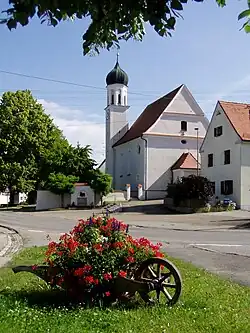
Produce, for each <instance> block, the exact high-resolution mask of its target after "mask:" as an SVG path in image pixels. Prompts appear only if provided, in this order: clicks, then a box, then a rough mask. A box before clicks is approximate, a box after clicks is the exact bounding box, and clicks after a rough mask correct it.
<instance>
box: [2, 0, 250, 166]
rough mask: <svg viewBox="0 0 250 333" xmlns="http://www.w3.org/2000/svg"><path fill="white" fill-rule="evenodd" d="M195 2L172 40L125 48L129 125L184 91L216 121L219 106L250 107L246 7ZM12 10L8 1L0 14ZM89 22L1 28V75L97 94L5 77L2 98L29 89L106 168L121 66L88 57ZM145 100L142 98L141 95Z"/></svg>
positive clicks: (105, 55) (110, 57) (111, 58)
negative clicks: (107, 118)
mask: <svg viewBox="0 0 250 333" xmlns="http://www.w3.org/2000/svg"><path fill="white" fill-rule="evenodd" d="M228 2H229V4H228V5H227V6H226V7H225V8H223V9H220V8H218V6H217V5H216V2H215V0H206V1H205V2H204V3H194V2H192V1H190V3H189V4H188V5H186V6H185V10H184V12H183V16H184V20H182V19H180V20H179V21H178V23H177V26H176V31H175V32H174V33H173V37H172V38H161V37H159V36H157V34H156V33H155V32H154V31H153V30H152V29H151V28H147V35H146V37H145V39H144V41H143V42H142V43H141V42H134V41H129V42H123V43H122V44H121V49H120V51H119V53H120V65H121V67H122V68H123V69H124V70H125V71H126V72H127V73H128V75H129V91H130V92H133V94H131V95H129V104H130V105H131V108H130V109H129V114H128V119H129V120H130V122H133V121H134V120H135V119H136V117H137V116H138V114H139V113H141V112H142V110H143V109H144V107H145V106H146V105H147V104H148V103H150V102H152V101H154V100H155V99H156V98H157V97H160V96H161V95H163V94H166V93H167V92H168V91H170V90H172V89H174V88H175V87H176V86H178V85H180V84H182V83H184V84H186V85H187V87H188V88H189V89H190V90H191V92H192V94H193V95H194V97H195V98H196V100H197V101H198V103H199V104H200V106H201V107H202V109H203V110H204V112H205V113H206V114H207V116H208V117H210V116H211V114H212V112H213V108H214V106H215V104H216V101H217V100H218V99H223V100H233V101H242V102H250V62H249V61H248V59H249V54H250V34H249V35H247V34H245V33H244V32H243V31H239V29H240V27H241V23H239V22H238V21H237V15H238V13H240V11H241V10H242V9H245V8H246V0H241V1H228ZM7 7H8V4H7V0H2V1H1V5H0V11H1V10H3V9H6V8H7ZM86 26H87V22H86V21H83V20H82V21H75V22H65V23H62V24H61V25H59V26H58V27H56V28H52V27H48V26H46V24H43V25H41V24H40V22H39V21H38V20H33V21H32V22H31V24H30V25H29V26H27V27H24V28H22V27H19V28H18V29H16V30H15V31H11V32H9V31H8V29H7V28H6V27H4V26H0V41H1V54H0V70H2V71H10V72H17V73H22V74H26V75H31V76H39V77H45V78H52V79H56V80H63V81H70V82H75V83H79V84H86V85H90V86H95V87H97V88H98V89H92V88H83V87H75V86H70V85H64V84H59V83H52V82H47V81H41V80H36V79H31V78H24V77H18V76H13V75H8V74H4V73H1V72H0V94H1V93H2V92H4V91H8V90H12V91H14V90H17V89H30V90H32V92H33V94H34V96H35V97H36V98H37V99H38V100H39V101H41V102H42V103H43V105H44V107H45V109H46V110H47V112H48V113H50V114H51V115H52V116H53V118H54V119H55V122H56V124H57V125H58V126H59V127H61V128H62V129H63V131H64V133H65V135H66V136H67V137H68V139H69V140H70V141H71V142H72V143H73V144H75V143H76V142H77V141H79V142H80V143H81V144H83V145H85V144H90V145H92V147H93V150H94V156H95V157H96V158H97V159H98V161H100V160H101V159H102V157H103V153H104V107H105V103H106V91H105V77H106V74H107V73H108V72H109V70H111V69H112V67H113V66H114V63H115V58H116V55H115V53H116V52H115V51H111V52H108V51H102V52H101V54H100V55H99V56H95V57H89V56H87V57H86V56H85V57H84V56H83V55H82V35H83V33H84V31H85V28H86ZM136 93H138V94H136Z"/></svg>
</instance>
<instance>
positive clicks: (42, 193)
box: [36, 183, 100, 210]
mask: <svg viewBox="0 0 250 333" xmlns="http://www.w3.org/2000/svg"><path fill="white" fill-rule="evenodd" d="M99 203H100V196H99V195H98V194H96V193H95V191H94V190H93V189H92V188H91V187H90V186H89V185H88V184H87V183H76V184H75V187H74V192H73V193H72V194H69V193H66V194H64V195H63V196H61V195H58V194H55V193H52V192H50V191H47V190H39V191H37V203H36V210H47V209H54V208H62V207H68V206H75V207H91V206H96V205H98V204H99Z"/></svg>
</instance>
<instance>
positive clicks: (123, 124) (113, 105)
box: [105, 54, 129, 179]
mask: <svg viewBox="0 0 250 333" xmlns="http://www.w3.org/2000/svg"><path fill="white" fill-rule="evenodd" d="M106 84H107V106H106V108H105V112H106V173H108V174H110V175H111V176H112V177H113V179H115V160H114V159H115V156H114V149H113V148H112V146H113V145H114V144H115V143H116V142H117V141H118V140H119V139H120V138H121V137H122V136H123V135H124V134H125V133H126V132H127V130H128V126H129V125H128V121H127V114H126V111H127V110H128V108H129V106H128V75H127V74H126V73H125V72H124V71H123V70H122V69H121V67H120V65H119V54H117V61H116V64H115V67H114V68H113V69H112V70H111V72H109V73H108V75H107V77H106Z"/></svg>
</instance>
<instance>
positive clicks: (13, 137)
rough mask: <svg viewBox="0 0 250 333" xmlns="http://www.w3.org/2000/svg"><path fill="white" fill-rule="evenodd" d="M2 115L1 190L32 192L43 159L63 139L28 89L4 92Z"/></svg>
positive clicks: (0, 103)
mask: <svg viewBox="0 0 250 333" xmlns="http://www.w3.org/2000/svg"><path fill="white" fill-rule="evenodd" d="M0 116H1V122H0V190H2V191H4V190H5V189H6V188H9V190H10V192H11V193H14V192H29V191H31V190H32V189H34V188H35V187H36V184H37V182H38V179H39V167H40V162H41V160H42V159H43V158H45V156H46V154H47V152H48V151H49V150H50V149H51V147H52V146H53V145H54V143H55V142H58V141H60V140H64V138H63V136H62V133H61V131H60V130H59V129H58V128H57V127H56V126H55V125H54V124H53V121H52V119H51V118H50V117H49V116H48V115H46V114H45V113H44V110H43V108H42V105H41V104H39V103H38V102H37V101H36V100H35V99H34V98H33V96H32V94H31V92H30V91H28V90H26V91H16V92H6V93H4V94H3V95H2V99H1V101H0Z"/></svg>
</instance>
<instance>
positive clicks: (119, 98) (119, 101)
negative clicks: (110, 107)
mask: <svg viewBox="0 0 250 333" xmlns="http://www.w3.org/2000/svg"><path fill="white" fill-rule="evenodd" d="M121 103H122V98H121V93H119V95H118V104H119V105H121Z"/></svg>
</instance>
